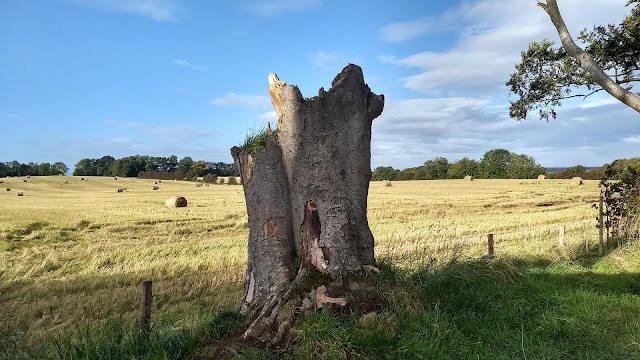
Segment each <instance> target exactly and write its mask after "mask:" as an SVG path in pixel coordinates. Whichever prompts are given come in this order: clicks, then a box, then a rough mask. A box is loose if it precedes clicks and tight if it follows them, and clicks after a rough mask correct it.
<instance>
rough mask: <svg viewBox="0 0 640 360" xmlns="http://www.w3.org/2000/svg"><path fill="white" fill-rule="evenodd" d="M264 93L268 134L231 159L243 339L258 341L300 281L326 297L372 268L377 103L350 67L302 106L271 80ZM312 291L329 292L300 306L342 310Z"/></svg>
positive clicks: (292, 92)
mask: <svg viewBox="0 0 640 360" xmlns="http://www.w3.org/2000/svg"><path fill="white" fill-rule="evenodd" d="M269 93H270V95H271V101H272V103H273V106H274V107H275V110H276V113H277V117H278V128H277V130H275V131H273V132H272V131H271V129H270V128H269V127H267V132H266V134H265V137H266V139H265V141H264V144H262V146H258V147H256V146H251V147H249V146H247V147H244V148H240V147H234V148H233V149H231V153H232V155H233V158H234V160H235V162H236V164H237V165H238V167H239V169H240V177H241V178H242V184H243V186H244V190H245V199H246V204H247V213H248V216H249V250H248V253H249V254H248V260H247V273H246V280H245V287H244V290H245V295H244V298H243V302H242V310H243V312H244V313H245V314H246V315H247V316H248V318H249V320H250V326H249V328H248V330H247V331H246V332H245V334H244V337H245V338H256V337H260V336H262V335H263V334H265V331H266V330H267V329H269V328H272V327H273V326H275V323H276V319H277V318H278V311H279V309H280V308H281V307H282V306H283V305H284V304H285V303H287V302H289V301H290V300H292V299H293V298H294V297H296V296H298V300H302V299H300V298H299V295H300V291H301V290H303V289H302V288H301V287H300V286H299V285H300V284H301V282H302V281H304V280H305V278H306V277H308V276H309V275H310V274H313V273H322V274H323V275H322V276H321V278H322V279H323V280H322V281H326V282H331V283H332V284H333V285H334V286H330V290H331V289H333V288H335V284H336V283H337V284H339V283H341V282H342V279H343V278H344V277H348V276H349V274H351V273H355V272H359V271H362V269H367V268H369V267H374V266H375V259H374V252H373V235H372V234H371V230H370V229H369V224H368V221H367V194H368V190H369V181H370V179H371V167H370V161H371V122H372V121H373V119H375V118H376V117H378V116H379V115H380V114H381V112H382V109H383V106H384V96H383V95H376V94H374V93H372V92H371V90H370V89H369V87H368V86H367V85H366V84H365V82H364V76H363V74H362V69H360V67H358V66H357V65H352V64H350V65H348V66H347V67H345V68H344V69H343V70H342V72H341V73H340V74H338V75H337V76H336V78H335V79H334V81H333V83H332V84H331V89H329V91H325V90H324V89H322V88H321V89H320V91H319V93H318V96H316V97H313V98H303V97H302V94H301V93H300V90H299V89H298V87H296V86H292V85H287V84H285V83H284V82H282V81H280V80H279V79H278V78H277V76H275V74H270V75H269ZM256 149H257V150H256ZM316 278H317V277H316ZM321 285H326V286H329V285H330V284H320V283H318V284H315V285H314V290H316V293H317V295H318V296H317V297H316V298H315V299H310V300H312V301H317V302H318V303H320V304H321V303H323V302H324V303H335V304H340V305H342V304H344V302H345V300H344V299H342V298H340V299H335V298H332V297H331V296H332V295H333V294H331V293H329V292H330V291H329V292H325V291H327V290H326V289H327V288H326V287H323V286H321ZM316 287H317V289H316ZM307 290H308V289H307ZM305 291H306V290H305ZM298 305H299V304H298Z"/></svg>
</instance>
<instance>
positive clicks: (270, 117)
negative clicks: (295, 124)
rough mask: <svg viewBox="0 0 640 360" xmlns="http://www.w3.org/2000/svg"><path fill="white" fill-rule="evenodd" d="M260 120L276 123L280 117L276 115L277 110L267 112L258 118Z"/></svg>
mask: <svg viewBox="0 0 640 360" xmlns="http://www.w3.org/2000/svg"><path fill="white" fill-rule="evenodd" d="M258 119H260V120H262V121H270V122H272V123H273V122H275V121H276V120H278V115H277V114H276V112H275V110H274V111H267V112H266V113H263V114H260V115H259V116H258Z"/></svg>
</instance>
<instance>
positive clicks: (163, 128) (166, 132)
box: [106, 120, 213, 142]
mask: <svg viewBox="0 0 640 360" xmlns="http://www.w3.org/2000/svg"><path fill="white" fill-rule="evenodd" d="M106 123H107V124H109V125H111V126H113V127H117V128H122V129H140V130H144V131H145V132H147V133H150V134H152V135H155V136H156V137H157V138H159V139H162V140H163V141H169V142H174V141H188V140H192V139H195V138H201V137H207V136H212V135H213V134H212V132H211V131H209V130H207V129H202V128H196V127H193V126H186V125H154V124H145V123H142V122H135V121H119V120H107V121H106Z"/></svg>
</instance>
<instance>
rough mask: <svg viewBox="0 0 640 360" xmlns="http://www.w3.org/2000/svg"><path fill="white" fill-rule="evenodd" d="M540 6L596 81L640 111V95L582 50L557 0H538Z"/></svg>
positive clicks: (562, 40)
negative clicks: (612, 75)
mask: <svg viewBox="0 0 640 360" xmlns="http://www.w3.org/2000/svg"><path fill="white" fill-rule="evenodd" d="M538 6H540V7H541V8H543V9H544V11H545V12H546V13H547V14H548V15H549V17H550V18H551V22H552V23H553V25H554V26H555V27H556V30H557V31H558V35H559V36H560V42H562V47H564V50H565V51H566V52H567V54H568V55H569V56H571V57H573V58H574V59H576V60H578V62H580V65H581V66H582V68H583V69H585V70H587V72H588V73H589V75H591V78H592V79H593V81H594V82H596V83H597V84H598V85H600V86H601V87H602V88H603V89H604V90H605V91H606V92H608V93H609V94H610V95H611V96H613V97H614V98H616V99H618V100H619V101H620V102H622V103H623V104H625V105H627V106H628V107H630V108H632V109H634V110H635V111H638V112H640V96H638V95H636V94H634V93H632V92H631V91H629V90H627V89H625V88H623V87H622V86H620V85H618V84H617V83H616V82H615V81H613V80H612V79H611V78H610V77H609V76H607V74H606V73H605V72H604V70H602V68H600V66H599V65H598V63H597V62H596V61H595V60H594V59H593V58H592V57H591V56H590V55H589V54H588V53H587V52H585V51H584V50H582V49H581V48H580V47H579V46H578V45H576V43H575V41H573V38H572V37H571V34H570V33H569V29H567V25H566V24H565V23H564V20H563V19H562V15H561V14H560V10H559V9H558V3H557V1H556V0H547V2H546V3H544V2H538Z"/></svg>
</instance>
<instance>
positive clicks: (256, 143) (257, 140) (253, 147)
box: [240, 130, 267, 156]
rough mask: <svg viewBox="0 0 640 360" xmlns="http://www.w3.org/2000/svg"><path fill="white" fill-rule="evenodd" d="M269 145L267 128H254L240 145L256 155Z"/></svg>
mask: <svg viewBox="0 0 640 360" xmlns="http://www.w3.org/2000/svg"><path fill="white" fill-rule="evenodd" d="M266 146H267V132H266V130H252V131H250V132H249V133H248V134H247V135H246V136H245V139H244V142H243V143H242V145H241V146H240V147H241V148H242V149H244V150H246V151H248V152H249V153H250V154H251V155H253V156H255V155H256V154H257V153H259V152H260V151H262V149H264V148H265V147H266Z"/></svg>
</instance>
